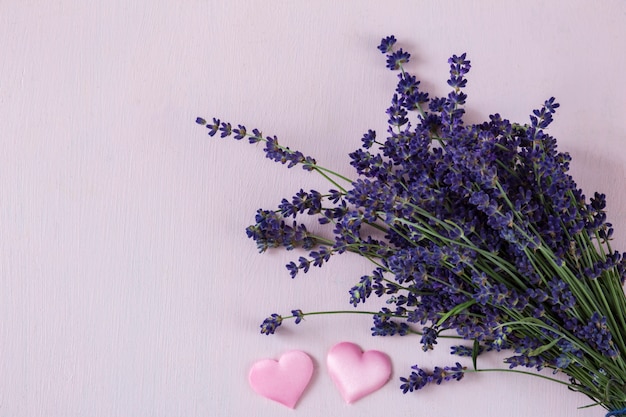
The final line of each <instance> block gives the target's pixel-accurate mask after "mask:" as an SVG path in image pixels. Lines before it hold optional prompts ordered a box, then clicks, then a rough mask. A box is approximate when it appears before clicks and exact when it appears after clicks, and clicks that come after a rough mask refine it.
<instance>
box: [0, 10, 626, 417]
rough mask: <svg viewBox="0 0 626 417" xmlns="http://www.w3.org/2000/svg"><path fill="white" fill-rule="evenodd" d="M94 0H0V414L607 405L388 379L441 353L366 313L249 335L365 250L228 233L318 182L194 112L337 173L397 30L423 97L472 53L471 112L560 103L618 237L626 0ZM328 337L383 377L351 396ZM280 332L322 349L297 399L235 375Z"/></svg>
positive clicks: (523, 387) (566, 411)
mask: <svg viewBox="0 0 626 417" xmlns="http://www.w3.org/2000/svg"><path fill="white" fill-rule="evenodd" d="M90 3H91V4H94V3H95V2H81V1H63V0H59V1H50V2H36V1H17V0H15V1H10V0H9V1H3V2H0V54H1V58H0V121H1V125H0V146H1V148H0V149H1V153H0V415H1V416H13V417H18V416H20V417H21V416H23V417H38V416H46V417H55V416H59V417H71V416H91V417H105V416H106V417H113V416H133V417H140V416H146V417H148V416H150V417H156V416H167V417H173V416H185V417H192V416H248V415H249V416H272V417H275V416H283V415H296V414H294V413H297V415H299V416H302V417H309V416H310V417H313V416H315V417H317V416H339V415H341V416H380V415H417V416H458V415H463V416H468V417H469V416H477V417H478V416H501V415H507V416H520V417H521V416H537V415H540V416H581V417H582V416H601V415H603V414H604V413H603V412H602V410H599V409H587V410H582V411H578V410H576V406H581V405H585V404H586V403H587V402H586V398H584V397H583V396H581V395H575V394H572V393H569V392H568V391H567V390H565V389H563V388H562V387H560V386H555V385H551V384H550V383H547V382H543V381H541V380H539V379H533V378H525V377H520V376H511V375H504V374H491V375H487V374H485V375H475V376H469V377H467V378H466V379H465V380H463V381H462V382H461V383H450V384H449V385H448V386H442V387H434V388H430V389H428V390H426V391H423V392H419V393H418V394H414V395H402V394H401V392H400V390H399V389H398V385H399V383H398V382H397V381H398V377H399V376H401V375H405V374H408V371H409V367H410V366H411V365H413V364H415V363H420V364H421V365H424V366H432V365H440V364H448V363H451V362H453V361H454V360H455V358H453V357H450V356H449V355H448V352H447V349H446V347H445V345H443V342H442V343H441V345H440V346H439V349H437V350H435V352H431V353H428V354H425V353H423V352H421V350H420V348H419V346H418V340H416V339H412V338H409V337H407V338H372V337H371V336H369V334H370V333H369V328H370V319H369V318H366V317H332V318H325V317H319V318H310V319H308V320H307V321H306V322H305V323H303V324H301V325H299V326H298V327H297V328H296V327H295V326H293V325H291V324H287V325H286V326H285V328H284V330H285V331H283V332H281V334H280V335H278V334H277V335H274V336H271V337H266V336H262V335H260V334H259V333H258V325H259V323H260V321H261V320H262V319H263V318H264V317H265V316H267V315H268V314H269V313H272V312H288V311H289V310H290V309H291V308H301V309H303V310H323V309H337V308H341V309H343V308H349V307H350V306H349V305H348V303H347V300H348V297H347V295H346V294H347V290H348V289H349V288H350V287H351V286H352V285H353V284H354V283H355V282H356V281H357V280H358V278H359V277H360V276H361V275H362V274H363V273H366V272H368V271H369V270H370V266H369V265H368V264H367V263H366V262H365V261H363V260H361V259H358V258H356V257H350V256H345V257H343V258H340V259H335V260H333V261H332V262H331V263H330V264H328V265H327V267H325V268H323V269H319V270H317V269H316V270H315V271H313V272H312V273H309V274H308V276H302V277H299V278H298V279H296V280H291V279H290V278H289V276H288V274H287V272H286V271H285V269H284V264H285V263H286V262H287V261H289V260H291V259H292V258H293V257H294V255H298V254H294V253H283V252H276V253H272V254H267V255H263V256H262V255H258V254H257V253H256V249H255V247H254V244H253V242H252V241H249V240H248V239H247V238H246V237H245V233H244V228H245V227H246V226H247V225H248V224H249V223H250V222H251V221H252V220H253V215H254V212H255V210H256V209H257V208H259V207H266V208H271V207H274V206H275V205H276V204H277V203H278V202H279V201H280V199H281V198H282V197H286V196H290V195H292V194H293V193H294V192H295V191H297V190H298V189H299V188H300V187H303V188H305V189H310V188H320V189H322V190H324V189H325V187H326V185H325V183H324V181H323V180H322V179H321V178H319V177H316V176H314V175H309V174H307V173H305V172H303V171H301V170H293V171H287V170H286V169H285V168H283V167H282V166H278V165H275V164H272V163H270V162H269V161H267V160H266V159H265V158H264V157H263V154H262V152H261V147H259V146H257V147H256V148H255V147H254V146H248V145H246V144H244V143H236V142H235V141H232V140H220V139H217V138H213V139H211V138H209V137H208V136H206V135H205V132H204V130H203V129H202V128H200V127H198V126H197V125H196V124H195V123H194V120H195V118H196V116H206V117H211V116H213V115H215V116H219V117H221V118H223V119H225V120H229V121H232V122H234V123H237V122H240V123H244V124H246V126H248V127H250V128H251V127H258V128H261V129H263V131H264V133H266V134H276V135H278V136H279V138H280V139H281V141H282V143H283V144H285V145H289V146H290V147H292V148H295V149H299V150H301V151H303V152H304V153H305V154H310V155H313V156H315V157H316V158H317V160H318V162H320V163H321V164H323V165H325V166H327V167H330V168H333V169H336V170H338V171H341V172H346V173H351V171H350V167H349V165H348V158H347V153H348V152H350V151H352V150H354V149H356V148H357V147H358V146H359V145H360V137H361V135H362V134H363V133H364V132H365V131H366V130H367V129H368V128H374V129H379V130H383V129H384V126H385V122H386V117H385V115H384V110H385V108H386V107H387V106H388V102H389V98H390V96H391V93H392V88H393V86H394V83H395V75H393V74H392V73H391V72H389V71H387V70H386V69H385V68H384V58H383V57H382V55H380V53H379V52H378V51H377V50H376V46H377V45H378V42H379V40H380V38H381V37H382V36H384V35H388V34H395V35H396V37H397V38H398V39H399V40H400V41H401V43H402V45H403V46H405V47H406V48H407V49H409V50H410V51H411V52H412V54H413V56H414V60H413V62H412V63H411V64H410V68H411V69H412V70H414V71H415V72H416V73H417V74H419V75H420V77H421V78H422V80H423V85H424V86H426V87H427V88H428V89H429V90H430V91H431V92H432V93H435V94H442V93H445V92H446V85H445V80H446V77H447V64H446V60H447V58H448V57H449V56H450V55H451V54H452V53H461V52H464V51H465V52H467V53H468V54H469V57H470V59H471V60H472V66H473V68H472V72H471V73H470V75H469V79H470V81H469V87H468V89H467V92H468V94H469V100H468V110H469V116H470V118H471V119H472V120H473V121H479V120H481V119H483V118H485V117H486V116H487V115H488V114H490V113H493V112H500V113H501V114H503V115H504V116H505V117H508V118H510V119H512V120H515V121H521V122H525V121H526V120H527V115H528V113H529V112H530V111H531V110H532V109H534V108H536V107H537V106H539V105H540V104H541V103H543V101H544V100H545V99H546V98H548V97H550V96H556V97H557V99H558V101H559V102H560V103H561V108H560V109H559V111H558V113H557V117H556V121H555V123H554V124H553V126H552V127H551V132H552V134H553V135H554V136H556V137H557V138H558V139H559V140H560V146H561V149H563V150H567V151H569V152H570V153H571V154H572V155H573V157H574V162H573V164H572V171H573V173H574V175H575V177H576V178H577V180H578V182H579V185H581V186H582V187H583V188H584V189H585V190H589V191H588V194H591V193H592V192H593V191H594V190H596V189H597V190H601V191H604V192H606V193H607V194H608V195H609V217H610V218H611V220H612V221H613V223H614V225H615V227H616V229H617V231H616V235H617V239H616V243H615V246H616V247H619V248H621V249H626V187H625V186H624V182H625V181H626V168H625V167H626V150H625V149H626V117H625V115H626V100H625V99H624V97H626V83H625V81H624V76H623V72H624V68H626V54H624V52H623V48H624V45H625V44H626V2H624V1H622V0H606V1H603V2H589V1H583V0H580V1H572V0H555V1H518V2H502V1H496V0H488V1H487V0H484V1H478V0H474V1H415V0H411V1H397V2H393V4H391V3H392V2H379V1H363V0H358V1H356V0H355V1H343V2H338V1H330V0H324V1H316V2H289V1H273V2H260V1H245V0H231V1H228V2H226V1H224V2H218V1H211V0H208V1H207V0H195V1H194V0H182V1H177V2H168V1H144V0H138V1H126V0H124V1H120V0H110V1H107V2H101V5H88V4H90ZM344 340H346V341H352V342H355V343H358V344H359V345H361V346H362V347H363V348H366V349H379V350H382V351H384V352H386V353H387V354H389V356H390V357H391V358H392V360H393V368H394V369H393V379H392V381H391V382H390V383H388V384H387V385H386V386H385V387H383V389H382V390H381V391H379V392H377V393H376V394H374V395H371V396H369V397H366V398H364V399H362V400H361V401H359V402H357V403H355V404H353V405H346V404H345V403H343V401H342V399H341V398H340V396H339V395H338V393H337V391H336V389H335V388H334V386H333V385H332V383H331V381H330V379H329V377H328V374H327V372H326V371H325V367H324V358H325V355H326V352H327V350H328V349H329V348H330V347H331V346H332V345H333V344H335V343H337V342H340V341H344ZM289 349H302V350H304V351H306V352H307V353H309V354H310V355H311V356H312V357H313V358H314V360H315V365H316V373H315V376H314V378H313V382H312V384H311V386H310V387H309V389H308V390H307V391H306V393H305V395H304V397H303V398H302V399H301V401H300V403H299V404H298V407H297V409H296V411H295V412H294V411H291V410H288V409H287V408H284V407H282V406H280V405H278V404H275V403H272V402H270V401H267V400H265V399H263V398H261V397H259V396H257V395H255V394H254V393H253V392H252V390H251V389H250V387H249V386H248V384H247V381H246V375H247V372H248V369H249V367H250V366H251V365H252V363H253V362H254V361H256V360H258V359H261V358H265V357H277V356H278V355H280V354H281V353H282V352H283V351H286V350H289ZM498 361H499V358H497V357H490V358H487V359H485V360H484V362H482V363H483V366H485V367H488V366H496V365H498Z"/></svg>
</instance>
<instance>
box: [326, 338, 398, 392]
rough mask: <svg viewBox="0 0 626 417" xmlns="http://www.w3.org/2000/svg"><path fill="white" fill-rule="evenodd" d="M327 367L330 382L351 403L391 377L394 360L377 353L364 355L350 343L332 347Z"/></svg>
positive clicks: (367, 352)
mask: <svg viewBox="0 0 626 417" xmlns="http://www.w3.org/2000/svg"><path fill="white" fill-rule="evenodd" d="M326 364H327V366H328V373H329V374H330V377H331V379H332V380H333V382H334V383H335V385H336V386H337V388H338V389H339V392H340V393H341V396H342V397H343V399H344V400H345V401H346V402H347V403H348V404H351V403H353V402H355V401H356V400H358V399H360V398H363V397H365V396H366V395H368V394H371V393H373V392H374V391H377V390H379V389H380V388H381V387H382V386H383V385H385V383H386V382H387V381H388V380H389V377H390V376H391V361H390V360H389V357H388V356H387V355H386V354H384V353H382V352H379V351H377V350H368V351H366V352H363V351H362V350H361V348H360V347H358V346H357V345H355V344H354V343H350V342H341V343H338V344H336V345H335V346H333V347H332V349H330V351H329V352H328V357H327V358H326Z"/></svg>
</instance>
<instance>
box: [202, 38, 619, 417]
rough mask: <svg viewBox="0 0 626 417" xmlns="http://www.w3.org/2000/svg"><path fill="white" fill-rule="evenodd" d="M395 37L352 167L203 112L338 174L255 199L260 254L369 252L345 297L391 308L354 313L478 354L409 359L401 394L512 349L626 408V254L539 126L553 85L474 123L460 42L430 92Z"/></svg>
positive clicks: (525, 362)
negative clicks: (391, 80)
mask: <svg viewBox="0 0 626 417" xmlns="http://www.w3.org/2000/svg"><path fill="white" fill-rule="evenodd" d="M395 44H396V39H395V38H394V37H393V36H389V37H386V38H384V39H383V40H382V42H381V44H380V46H379V49H380V50H381V52H383V53H384V54H385V55H386V58H387V61H386V63H387V67H388V68H389V69H390V70H393V71H397V74H398V83H397V87H396V90H395V92H394V94H393V97H392V100H391V105H390V107H389V108H388V109H387V116H388V125H389V128H388V130H387V132H386V133H387V135H386V136H387V137H386V138H385V139H384V140H383V141H380V140H379V139H378V138H377V135H376V132H374V131H372V130H370V131H368V132H367V133H365V135H364V136H363V137H362V146H361V147H360V148H359V149H357V150H356V151H354V152H352V153H351V154H350V155H349V157H350V161H351V162H350V163H351V165H352V166H353V167H354V168H355V171H356V179H349V178H347V177H346V176H343V175H340V174H337V173H335V172H333V171H332V170H329V169H327V168H324V167H322V166H320V165H318V164H317V162H316V161H315V159H313V158H311V157H308V156H305V155H303V154H302V153H301V152H298V151H294V150H291V149H289V148H287V147H284V146H282V145H280V144H279V143H278V140H277V138H276V137H269V136H267V137H264V136H263V135H262V134H261V132H260V131H259V130H257V129H254V130H252V131H251V132H248V130H247V129H246V128H245V127H244V126H242V125H238V126H237V127H233V126H232V125H231V124H230V123H226V122H222V121H220V120H218V119H215V118H214V119H213V120H212V122H207V121H206V120H205V119H203V118H198V119H197V123H199V124H201V125H203V126H206V128H207V129H208V133H209V135H211V136H214V135H216V134H218V133H219V135H220V136H221V137H227V136H234V138H235V139H244V138H245V139H247V140H248V141H249V142H250V143H263V144H264V145H265V147H264V151H265V154H266V156H267V157H268V158H270V159H272V160H274V161H276V162H280V163H282V164H287V165H288V167H293V166H296V165H299V166H301V167H302V168H304V169H305V170H308V171H315V172H317V173H319V174H321V175H322V176H324V177H325V178H326V179H328V181H329V184H330V186H331V187H332V188H331V189H330V190H328V191H327V192H325V193H321V192H318V191H315V190H310V191H304V190H300V191H299V192H298V193H296V194H295V195H294V196H293V197H292V198H290V199H283V200H282V201H281V203H280V204H279V205H278V207H277V209H272V210H266V209H259V210H258V211H257V213H256V219H255V224H253V225H251V226H249V227H248V228H247V234H248V236H249V237H250V238H252V239H253V240H254V241H255V242H256V244H257V247H258V249H259V251H260V252H264V251H266V250H268V249H271V248H279V247H282V248H285V249H287V250H291V249H294V248H303V249H304V250H305V251H307V253H308V256H300V257H299V258H298V259H297V260H294V261H292V262H290V263H289V264H288V265H287V269H288V271H289V273H290V275H291V277H292V278H294V277H296V276H297V275H298V274H300V273H306V272H307V271H309V269H310V268H311V267H321V266H323V265H324V264H325V263H326V262H328V261H329V259H330V258H331V257H332V256H334V255H338V254H341V253H344V252H353V253H356V254H359V255H361V256H363V257H365V258H367V259H369V260H370V261H371V262H372V263H373V265H374V268H373V271H372V272H371V274H369V275H365V276H363V277H361V278H360V279H359V280H358V282H356V284H355V285H354V286H353V287H352V288H350V289H349V291H348V295H349V303H350V304H352V305H353V306H357V305H359V304H361V303H365V301H366V300H367V299H368V298H369V297H370V296H371V295H372V294H375V295H376V296H378V297H385V298H386V303H387V305H388V306H389V307H385V308H382V309H380V310H379V311H372V312H364V311H357V310H354V311H352V312H354V313H358V314H370V315H371V316H372V317H373V327H372V329H371V330H372V334H373V335H376V336H391V335H400V336H405V335H415V334H417V335H418V337H420V343H421V345H422V348H423V350H424V351H428V350H432V349H434V347H435V345H436V344H437V339H438V338H440V337H454V338H458V339H459V340H460V344H459V345H456V346H453V348H452V353H453V354H454V355H458V356H466V357H471V358H472V362H473V368H468V367H463V366H461V365H460V364H459V363H458V362H457V363H455V364H454V365H451V366H444V367H435V368H434V369H432V370H426V369H423V368H420V367H419V366H417V365H416V366H414V367H413V368H412V370H411V371H410V374H409V375H408V376H407V377H403V378H401V385H400V387H401V389H402V391H403V392H404V393H407V392H411V391H415V390H419V389H422V388H423V387H425V386H426V385H428V384H432V383H434V384H440V383H442V382H444V381H450V380H460V379H462V378H463V376H464V375H465V374H467V373H471V372H488V371H494V370H493V369H480V368H478V367H477V365H476V363H477V357H478V356H479V355H480V354H482V353H483V352H488V351H510V352H511V353H510V356H508V357H507V358H506V359H505V361H504V362H505V363H506V365H507V366H508V368H507V367H504V368H502V369H498V370H500V371H508V372H518V373H531V374H534V375H537V376H540V377H542V378H546V379H550V380H553V381H555V382H558V383H560V384H564V385H567V386H568V388H569V389H571V390H574V391H578V392H581V393H583V394H585V395H587V396H588V397H589V398H590V399H591V404H590V405H600V406H602V407H603V408H605V409H606V410H608V411H610V413H609V414H610V415H621V414H624V415H626V411H624V408H626V361H625V355H626V297H625V296H624V291H623V284H624V280H625V278H626V261H625V259H626V258H625V257H624V254H621V253H619V252H617V251H614V250H613V249H612V248H611V245H610V241H611V237H612V234H613V228H612V225H611V224H610V223H608V222H607V218H606V213H605V208H606V197H605V195H604V194H600V193H594V195H593V197H591V198H589V199H587V198H586V197H585V195H584V194H583V191H582V190H580V189H579V188H578V187H577V185H576V183H575V181H574V180H573V178H572V177H571V176H570V175H569V174H568V169H569V162H570V159H571V158H570V156H569V155H568V154H567V153H563V152H559V151H558V150H557V143H556V139H555V138H553V137H552V136H550V135H549V134H547V133H546V131H545V129H546V128H547V127H548V126H549V124H550V123H551V121H552V117H553V114H554V113H555V111H556V109H557V108H558V107H559V105H558V104H557V103H556V102H555V100H554V98H550V99H549V100H547V101H545V103H544V105H543V106H542V107H541V108H540V109H538V110H534V111H533V113H532V115H531V116H530V123H527V124H517V123H511V122H510V121H508V120H506V119H503V118H502V117H501V116H500V115H498V114H495V115H492V116H490V117H489V120H488V121H485V122H483V123H480V124H466V123H464V120H463V116H464V113H465V111H464V108H463V106H464V105H465V102H466V99H467V95H466V94H465V93H464V92H463V88H464V87H465V86H466V84H467V78H466V75H467V73H468V72H469V69H470V62H469V61H468V60H467V59H466V55H465V54H462V55H460V56H457V55H454V56H452V57H451V58H450V59H449V61H448V62H449V64H450V77H449V79H448V85H449V86H450V87H451V91H450V93H449V94H448V95H447V96H446V97H430V96H429V94H428V93H426V92H424V91H422V90H421V89H420V82H419V81H418V80H417V79H416V77H415V76H413V75H411V74H410V73H408V72H407V71H406V69H405V64H406V63H407V62H408V61H409V59H410V55H409V54H408V53H407V52H405V51H403V50H402V49H396V45H395ZM303 217H314V218H316V219H317V221H319V223H321V224H323V225H327V227H328V228H329V230H331V233H329V235H331V237H328V236H322V235H321V234H320V233H317V234H315V233H312V232H310V231H309V230H308V229H307V228H306V226H305V224H304V223H302V222H300V221H299V220H300V219H301V218H303ZM343 312H351V311H349V310H348V311H333V312H309V313H306V312H302V311H301V310H292V311H291V314H290V315H279V314H272V315H271V316H270V317H268V318H267V319H266V320H265V321H264V322H263V323H262V325H261V333H264V334H273V333H274V332H275V331H276V330H277V328H278V327H279V326H280V325H281V324H282V323H283V321H284V320H285V319H290V318H292V319H295V322H296V323H300V322H301V320H302V318H303V317H305V316H308V315H314V314H329V313H343ZM525 369H528V370H525ZM542 370H551V371H552V373H553V374H558V373H563V374H565V375H567V377H568V378H566V380H567V381H564V380H563V379H559V378H555V377H554V376H550V374H546V373H545V372H543V373H539V372H538V371H542ZM529 371H531V372H529Z"/></svg>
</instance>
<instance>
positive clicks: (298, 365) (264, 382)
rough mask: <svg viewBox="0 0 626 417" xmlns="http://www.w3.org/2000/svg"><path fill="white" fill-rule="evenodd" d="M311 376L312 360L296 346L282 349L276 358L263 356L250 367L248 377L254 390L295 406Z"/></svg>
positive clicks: (288, 405)
mask: <svg viewBox="0 0 626 417" xmlns="http://www.w3.org/2000/svg"><path fill="white" fill-rule="evenodd" d="M311 376H313V361H312V360H311V358H310V357H309V355H307V354H306V353H304V352H302V351H299V350H291V351H289V352H285V353H284V354H283V356H281V357H280V359H279V360H277V361H276V360H273V359H264V360H261V361H258V362H256V363H255V364H254V365H253V366H252V368H251V369H250V374H249V375H248V380H249V381H250V386H252V389H253V390H255V391H256V392H257V393H259V394H260V395H262V396H263V397H266V398H269V399H270V400H273V401H276V402H279V403H281V404H283V405H286V406H287V407H289V408H294V407H295V406H296V403H297V402H298V400H299V399H300V397H301V396H302V393H303V392H304V390H305V389H306V387H307V385H308V384H309V381H310V380H311Z"/></svg>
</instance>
